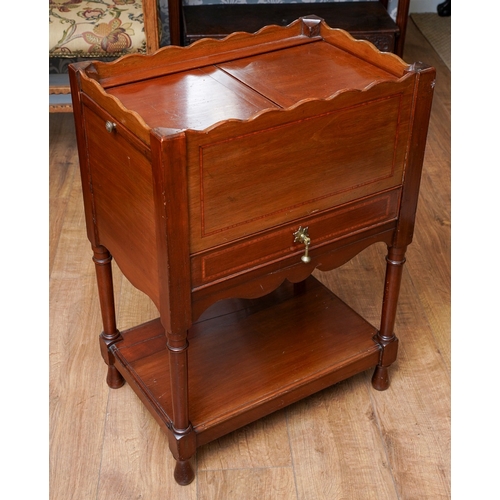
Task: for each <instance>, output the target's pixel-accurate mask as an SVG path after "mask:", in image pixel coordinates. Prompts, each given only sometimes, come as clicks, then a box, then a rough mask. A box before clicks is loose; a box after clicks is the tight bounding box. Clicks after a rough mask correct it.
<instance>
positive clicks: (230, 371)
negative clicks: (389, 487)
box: [115, 277, 380, 446]
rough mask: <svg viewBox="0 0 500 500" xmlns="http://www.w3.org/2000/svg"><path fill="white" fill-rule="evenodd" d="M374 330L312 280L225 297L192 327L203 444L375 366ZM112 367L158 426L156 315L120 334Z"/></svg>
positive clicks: (162, 415) (166, 407) (164, 379)
mask: <svg viewBox="0 0 500 500" xmlns="http://www.w3.org/2000/svg"><path fill="white" fill-rule="evenodd" d="M376 333H377V332H376V329H375V328H374V327H373V326H371V325H370V324H369V323H367V322H366V321H365V320H364V319H363V318H361V316H359V315H358V314H357V313H356V312H354V311H353V310H352V309H351V308H350V307H348V306H347V305H346V304H345V303H343V302H342V301H341V300H340V299H339V298H338V297H336V296H335V295H334V294H333V293H331V292H330V291H329V290H328V289H327V288H325V287H324V286H323V285H322V284H321V283H319V282H318V281H317V280H316V279H314V278H313V277H310V278H308V279H307V280H306V281H305V282H303V283H302V284H300V285H297V286H294V285H292V284H291V283H288V282H286V283H284V284H283V285H282V286H281V287H280V288H278V289H277V290H276V291H275V292H273V293H271V294H269V295H267V296H265V297H263V298H260V299H254V300H240V299H238V300H236V299H232V300H226V301H222V302H220V303H217V304H215V305H214V306H212V307H211V308H210V309H209V310H207V311H206V312H205V313H204V315H203V316H202V317H201V318H200V320H199V321H198V322H197V323H196V324H195V325H194V326H193V327H192V329H191V330H190V332H189V336H188V339H189V350H188V363H189V416H190V421H191V423H192V426H193V429H194V431H195V433H196V436H197V445H198V446H200V445H202V444H205V443H207V442H209V441H212V440H213V439H217V438H218V437H220V436H222V435H224V434H227V433H228V432H232V431H233V430H235V429H237V428H239V427H242V426H243V425H246V424H248V423H250V422H252V421H254V420H257V419H259V418H261V417H263V416H265V415H268V414H270V413H272V412H273V411H276V410H278V409H280V408H282V407H284V406H286V405H288V404H291V403H293V402H295V401H298V400H300V399H302V398H304V397H306V396H309V395H310V394H313V393H315V392H317V391H319V390H321V389H324V388H326V387H328V386H330V385H332V384H334V383H336V382H339V381H341V380H344V379H346V378H349V377H350V376H352V375H355V374H357V373H360V372H362V371H364V370H367V369H368V368H372V367H374V366H376V365H377V363H378V360H379V354H380V347H379V345H378V344H376V343H375V342H374V340H373V336H374V335H375V334H376ZM122 336H123V340H122V341H120V342H118V343H117V344H116V345H115V347H116V351H115V357H116V362H117V363H116V366H117V368H118V369H119V371H120V372H121V373H122V375H123V376H124V378H125V379H126V380H127V381H128V382H129V383H130V384H131V386H132V387H133V388H134V390H135V392H136V393H137V394H138V396H139V397H140V398H141V400H142V401H143V402H144V403H145V404H146V406H147V407H148V408H149V410H150V411H151V412H152V413H153V415H154V416H155V418H156V419H157V421H158V422H159V423H160V424H164V426H166V427H167V428H168V427H170V415H172V403H171V399H172V398H171V387H170V380H169V356H168V351H167V349H166V347H165V345H166V338H165V335H164V333H163V327H162V325H161V323H160V321H159V319H158V320H154V321H151V322H148V323H145V324H143V325H140V326H138V327H136V328H133V329H131V330H128V331H125V332H122Z"/></svg>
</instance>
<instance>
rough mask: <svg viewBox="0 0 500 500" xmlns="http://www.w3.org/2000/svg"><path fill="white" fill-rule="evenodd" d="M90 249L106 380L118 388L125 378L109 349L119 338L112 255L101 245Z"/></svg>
mask: <svg viewBox="0 0 500 500" xmlns="http://www.w3.org/2000/svg"><path fill="white" fill-rule="evenodd" d="M92 249H93V251H94V257H93V261H94V264H95V271H96V277H97V288H98V290H99V302H100V305H101V316H102V324H103V331H102V333H101V335H100V337H99V342H100V347H101V354H102V357H103V358H104V361H105V362H106V364H107V365H108V375H107V377H106V382H107V383H108V385H109V387H111V388H112V389H118V388H119V387H121V386H122V385H123V384H124V383H125V380H124V378H123V377H122V376H121V374H120V372H119V371H118V370H117V369H116V368H115V366H114V365H113V363H114V357H113V354H112V353H111V352H110V349H109V348H110V347H111V346H112V345H113V344H114V343H115V342H117V341H118V340H121V335H120V332H119V331H118V329H117V328H116V317H115V300H114V294H113V276H112V272H111V260H112V257H111V255H110V253H109V252H108V250H107V249H106V248H104V247H103V246H98V247H92Z"/></svg>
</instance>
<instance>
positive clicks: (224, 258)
mask: <svg viewBox="0 0 500 500" xmlns="http://www.w3.org/2000/svg"><path fill="white" fill-rule="evenodd" d="M400 193H401V189H400V188H398V189H392V190H389V191H386V192H383V193H380V194H378V195H376V196H371V197H368V198H365V199H362V200H358V201H356V202H352V203H348V204H345V205H343V206H340V207H337V208H335V209H333V210H328V211H324V212H321V213H317V214H315V215H314V216H310V217H305V218H302V219H300V220H296V221H294V222H292V223H289V224H286V225H283V226H282V227H280V228H275V229H274V230H273V231H265V232H262V233H258V234H255V235H253V236H252V237H248V238H245V239H243V240H240V241H238V242H235V243H233V244H229V245H224V246H221V247H218V248H216V249H212V250H210V251H206V252H201V253H199V254H195V255H192V258H191V272H192V275H191V277H192V284H193V287H194V288H196V287H198V286H202V285H205V284H208V283H213V282H216V281H218V280H221V279H223V278H227V277H229V276H235V275H238V274H241V273H244V272H247V271H251V270H253V269H255V268H259V267H263V266H265V265H267V264H270V263H272V262H276V261H279V260H284V259H287V258H289V257H291V256H294V255H296V256H297V262H300V256H301V255H303V254H304V245H303V244H301V243H296V242H294V235H293V233H294V232H295V231H296V230H297V229H298V228H299V226H302V227H308V232H309V236H310V239H311V243H310V247H309V249H310V250H309V253H310V255H311V257H314V255H315V253H316V252H317V249H319V248H320V247H322V246H324V245H327V244H329V243H332V242H335V241H336V240H340V239H342V238H344V237H347V236H349V235H352V234H356V233H360V232H362V231H364V230H367V229H370V228H373V227H376V226H378V225H382V224H384V223H386V222H389V221H391V220H395V219H396V218H397V214H398V207H399V199H400Z"/></svg>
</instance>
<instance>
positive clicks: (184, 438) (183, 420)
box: [167, 335, 196, 486]
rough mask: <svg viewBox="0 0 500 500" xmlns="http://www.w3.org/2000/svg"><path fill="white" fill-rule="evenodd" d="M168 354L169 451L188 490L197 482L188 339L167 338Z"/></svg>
mask: <svg viewBox="0 0 500 500" xmlns="http://www.w3.org/2000/svg"><path fill="white" fill-rule="evenodd" d="M167 338H168V342H167V348H168V350H169V364H170V380H171V386H172V412H173V414H172V420H173V422H172V424H173V425H172V433H171V435H170V436H169V437H170V449H171V451H172V454H173V456H174V458H175V460H176V464H175V469H174V479H175V480H176V481H177V483H178V484H180V485H182V486H185V485H188V484H189V483H191V482H192V481H193V479H194V471H193V468H192V466H191V463H190V461H189V460H190V458H191V457H192V456H193V455H194V453H195V451H196V442H195V436H194V432H193V428H192V426H191V424H190V422H189V412H188V408H189V407H188V401H189V397H188V365H187V351H188V342H187V339H186V337H183V338H179V337H175V336H173V335H170V336H169V335H167Z"/></svg>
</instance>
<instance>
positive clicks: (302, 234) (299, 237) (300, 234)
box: [293, 226, 311, 264]
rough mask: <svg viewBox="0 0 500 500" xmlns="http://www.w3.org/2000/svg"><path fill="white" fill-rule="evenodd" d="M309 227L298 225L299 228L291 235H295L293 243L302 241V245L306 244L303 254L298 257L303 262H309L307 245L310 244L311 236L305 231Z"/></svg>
mask: <svg viewBox="0 0 500 500" xmlns="http://www.w3.org/2000/svg"><path fill="white" fill-rule="evenodd" d="M308 229H309V228H307V227H304V228H303V227H302V226H299V228H298V229H297V231H295V233H293V235H294V236H295V239H294V240H293V242H294V243H297V242H299V243H304V245H305V246H306V248H305V251H304V255H303V256H302V257H301V258H300V260H301V261H302V262H304V263H306V264H307V263H308V262H311V257H309V245H310V244H311V238H309V233H308V232H307V230H308Z"/></svg>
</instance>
